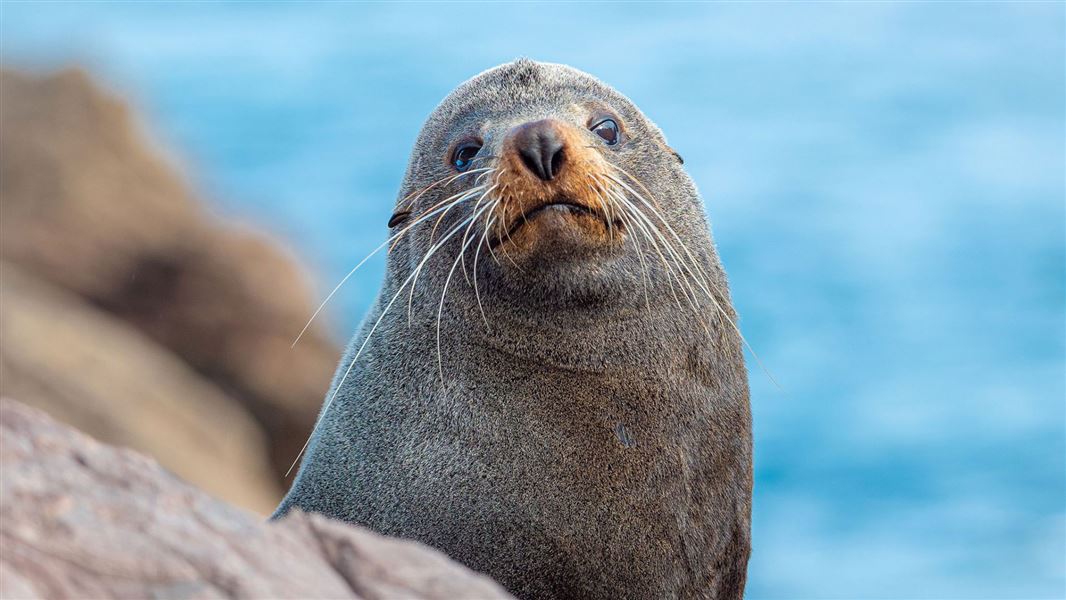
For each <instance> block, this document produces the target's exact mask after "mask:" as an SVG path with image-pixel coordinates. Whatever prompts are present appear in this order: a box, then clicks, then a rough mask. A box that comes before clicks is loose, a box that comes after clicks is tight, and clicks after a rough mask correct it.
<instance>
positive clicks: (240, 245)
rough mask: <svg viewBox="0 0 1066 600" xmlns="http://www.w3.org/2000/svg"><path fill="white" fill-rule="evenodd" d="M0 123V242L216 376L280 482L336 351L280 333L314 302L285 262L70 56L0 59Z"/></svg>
mask: <svg viewBox="0 0 1066 600" xmlns="http://www.w3.org/2000/svg"><path fill="white" fill-rule="evenodd" d="M0 129H2V130H3V135H2V136H0V202H2V203H3V206H2V209H3V216H4V218H3V219H0V256H2V257H3V259H4V260H6V261H8V262H10V263H13V264H17V265H19V266H21V267H22V269H23V271H24V272H25V273H28V274H30V275H32V276H34V277H37V278H40V279H43V280H45V281H47V282H49V283H50V284H52V285H54V286H56V287H60V288H63V289H66V290H69V291H70V292H72V293H74V294H76V295H78V296H80V297H81V298H83V299H84V300H85V301H86V302H87V303H88V304H91V305H93V306H95V307H97V308H99V309H102V310H103V311H105V312H107V313H109V314H111V315H113V316H115V317H116V318H118V319H120V320H122V321H124V322H125V323H127V324H128V325H130V326H132V327H133V328H135V329H137V330H139V331H140V332H142V333H143V334H145V335H146V336H148V337H149V338H151V339H153V340H155V341H156V342H157V343H158V344H160V345H162V346H165V347H166V348H168V349H169V350H170V351H171V352H173V353H174V354H176V355H177V356H179V357H180V358H181V359H182V360H184V361H185V362H186V363H188V364H189V365H190V366H191V367H192V368H193V369H194V370H196V371H197V372H198V373H199V374H200V375H201V376H203V377H205V378H207V379H209V380H211V382H213V384H214V385H215V386H217V387H219V388H222V389H224V390H226V393H227V394H228V395H229V396H231V397H233V398H235V399H237V400H238V401H239V402H240V403H241V404H242V405H243V406H244V407H245V409H246V410H247V411H248V412H249V413H250V414H251V415H252V417H253V418H254V419H255V420H256V421H257V422H258V424H259V426H260V427H261V428H262V429H263V430H264V431H265V433H266V436H267V439H268V448H269V452H270V460H271V463H272V465H273V467H274V470H275V474H276V476H277V478H278V480H279V481H280V479H281V473H283V472H284V471H285V469H286V468H287V467H288V466H289V464H290V463H291V462H292V460H293V459H294V458H295V457H296V455H297V452H298V451H299V449H300V447H301V445H302V444H303V441H304V440H305V439H306V437H307V435H308V433H309V432H310V429H311V427H312V425H313V423H314V420H315V418H316V416H317V414H318V408H319V406H320V405H321V401H322V397H323V396H324V394H325V391H326V389H327V387H328V385H329V381H330V376H331V375H332V373H333V370H334V368H335V367H336V364H337V359H338V357H339V349H338V348H337V347H336V345H335V344H334V343H333V342H331V341H330V340H329V339H328V338H327V337H326V336H325V335H323V333H322V332H321V331H320V330H318V329H312V330H311V331H309V332H308V335H306V336H305V337H304V339H303V340H302V341H301V342H300V344H299V345H298V346H296V348H295V349H292V348H290V344H291V342H292V340H293V339H294V338H295V337H296V335H297V334H298V333H299V332H300V330H301V328H302V327H303V325H304V323H305V322H306V321H307V319H308V317H309V316H310V315H311V313H312V312H313V310H314V307H315V303H314V301H313V300H312V298H311V294H310V290H309V286H308V284H307V281H306V277H305V275H304V274H303V273H302V271H301V270H300V268H299V266H298V264H297V263H296V262H295V261H294V260H293V259H292V258H291V257H290V256H288V255H287V253H286V252H284V251H283V250H281V249H280V248H279V246H278V244H277V243H275V242H273V241H271V240H268V239H265V238H264V237H263V236H261V235H257V234H254V233H251V232H249V231H246V230H244V229H241V228H239V227H235V226H233V225H230V224H224V223H222V222H220V221H218V220H217V219H214V218H212V217H211V216H210V215H209V214H207V212H206V211H205V210H204V208H203V205H202V203H201V202H200V201H199V200H198V199H197V198H196V196H195V195H194V194H193V193H192V192H191V191H190V189H189V188H188V187H187V185H186V184H185V182H184V179H183V177H182V174H181V173H180V172H179V170H178V169H177V168H176V167H175V166H174V165H173V164H171V163H170V162H168V161H167V160H166V159H165V158H164V155H163V153H162V152H161V151H160V150H159V148H157V147H156V146H155V145H154V144H153V143H152V142H151V139H150V138H149V136H147V135H145V133H144V131H142V129H141V128H140V127H139V125H138V122H137V120H136V119H135V118H134V116H133V115H132V114H130V111H129V110H128V109H127V108H126V106H125V105H124V104H123V103H121V102H119V101H117V100H115V99H113V98H111V97H110V96H108V95H107V94H105V93H103V92H102V91H101V90H99V89H98V88H97V87H96V86H95V85H94V84H93V83H92V82H91V81H90V80H89V78H88V77H87V76H86V75H85V74H84V73H82V72H80V71H76V70H71V71H66V72H63V73H59V74H57V75H54V76H45V77H38V76H33V75H26V74H22V73H17V72H12V71H3V72H0ZM59 375H60V376H62V373H60V374H59ZM58 383H59V384H61V383H62V382H58ZM111 393H112V394H113V395H114V399H115V401H116V403H118V402H120V401H124V402H128V403H132V402H137V401H138V398H136V397H127V396H122V393H123V392H122V390H121V389H119V388H117V387H116V388H112V390H111ZM30 400H31V399H27V401H30ZM56 416H57V417H60V418H64V419H66V417H67V416H68V415H65V414H56ZM203 418H205V419H208V420H216V421H217V420H218V419H219V416H218V415H214V414H211V413H210V412H208V413H204V414H203ZM107 439H109V440H110V441H119V440H118V439H113V438H107Z"/></svg>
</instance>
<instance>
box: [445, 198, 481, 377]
mask: <svg viewBox="0 0 1066 600" xmlns="http://www.w3.org/2000/svg"><path fill="white" fill-rule="evenodd" d="M482 197H484V196H482ZM489 208H490V205H485V207H484V208H482V209H481V210H479V211H475V212H474V214H473V215H472V216H470V217H469V218H468V221H470V224H469V225H467V227H466V234H464V235H463V238H464V239H466V238H467V234H469V233H470V228H471V227H473V226H474V223H475V222H476V221H477V219H478V217H480V216H481V214H482V213H484V212H485V211H486V210H488V209H489ZM473 241H474V238H473V237H471V238H469V239H467V240H466V241H465V242H463V245H462V247H461V248H460V249H459V255H458V256H456V257H455V262H453V263H452V268H451V269H450V270H449V271H448V276H447V277H446V278H445V279H444V289H443V290H442V291H441V293H440V306H438V307H437V369H438V370H439V371H440V381H441V383H442V384H443V383H444V358H443V357H442V355H441V351H440V321H441V317H442V316H443V315H444V298H445V296H447V295H448V285H449V284H451V282H452V275H454V274H455V268H456V267H458V266H459V261H460V260H461V259H462V257H463V255H464V254H465V253H466V249H467V247H469V246H470V242H473Z"/></svg>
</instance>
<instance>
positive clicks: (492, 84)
mask: <svg viewBox="0 0 1066 600" xmlns="http://www.w3.org/2000/svg"><path fill="white" fill-rule="evenodd" d="M590 103H598V104H600V105H603V106H607V107H609V108H611V109H612V110H613V111H615V112H616V113H617V114H619V115H620V116H621V118H622V120H623V121H624V122H625V126H626V128H627V133H628V140H627V141H626V142H625V143H624V144H621V145H620V147H618V148H617V149H614V150H612V151H611V152H608V153H607V154H608V156H609V160H610V161H612V162H615V164H617V165H619V166H621V167H622V168H624V169H626V170H627V171H629V172H630V173H632V174H634V175H635V176H636V177H638V178H639V179H640V180H641V181H642V182H643V183H644V184H645V185H646V186H647V188H649V189H650V190H651V192H652V193H654V195H655V197H656V199H657V201H658V203H659V205H660V207H661V209H662V210H663V211H664V214H665V215H666V219H667V220H668V221H669V222H670V224H671V225H672V227H673V228H674V229H676V231H677V232H678V233H679V234H680V236H681V237H682V238H683V239H684V240H685V241H686V243H687V244H688V247H689V249H690V250H691V251H692V253H693V254H694V255H695V256H696V258H697V259H698V260H699V261H700V263H701V268H702V269H704V270H705V271H706V272H707V273H708V274H709V276H710V279H711V280H712V283H713V285H714V287H715V288H716V292H717V300H718V302H720V303H721V304H722V306H723V307H724V308H725V311H727V312H728V316H729V318H730V319H735V315H734V314H733V310H732V305H731V303H730V300H729V296H728V292H727V283H726V278H725V273H724V272H723V270H722V267H721V264H720V262H719V259H718V256H717V253H716V252H715V248H714V244H713V242H712V239H711V235H710V232H709V228H708V225H707V222H706V219H705V217H704V213H703V208H702V203H701V201H700V197H699V193H698V192H697V191H696V188H695V186H694V185H693V183H692V181H691V179H690V178H689V177H688V175H687V174H686V173H685V172H684V170H683V169H682V168H681V166H680V164H679V161H678V160H677V159H676V158H675V156H674V155H673V154H672V153H671V151H670V150H669V148H668V147H667V146H666V144H665V140H664V138H663V136H662V133H661V132H660V131H659V129H658V128H657V127H656V126H655V125H653V124H652V123H651V122H650V121H649V120H648V119H647V118H646V117H644V116H643V114H641V112H640V111H639V110H638V109H637V107H636V106H634V105H633V104H632V103H631V102H630V101H629V100H627V99H626V98H624V97H623V96H621V95H620V94H618V93H617V92H615V91H614V90H612V89H611V88H609V87H608V86H606V85H605V84H603V83H601V82H599V81H598V80H596V79H594V78H592V77H591V76H589V75H586V74H584V73H582V72H580V71H577V70H574V69H572V68H570V67H565V66H561V65H554V64H545V63H536V62H532V61H529V60H519V61H516V62H514V63H509V64H506V65H502V66H500V67H497V68H494V69H491V70H489V71H486V72H484V73H482V74H480V75H478V76H476V77H474V78H473V79H471V80H469V81H467V82H466V83H464V84H462V85H461V86H459V88H458V89H456V90H455V91H454V92H453V93H452V94H451V95H449V96H448V97H447V98H446V99H445V100H444V101H443V102H442V103H441V105H440V106H439V107H438V108H437V109H436V110H435V111H434V112H433V114H432V115H431V116H430V118H429V120H428V121H427V122H426V125H425V127H424V128H423V130H422V132H421V134H420V135H419V137H418V141H417V143H416V145H415V149H414V152H413V153H412V155H411V160H410V164H409V167H408V169H407V174H406V177H405V179H404V183H403V188H402V189H401V191H400V197H401V198H403V197H405V196H407V195H408V194H410V193H411V192H412V191H414V190H418V189H420V188H422V187H425V186H426V185H428V184H430V183H432V182H433V181H436V180H438V179H440V178H441V177H444V176H447V175H448V174H449V172H450V171H449V164H448V163H447V157H446V154H447V152H448V148H449V145H450V144H451V143H452V142H453V141H455V140H456V139H457V138H458V137H460V136H463V135H467V134H470V133H478V134H480V135H481V136H482V137H483V138H484V140H485V150H486V151H490V152H498V151H499V145H500V143H501V140H502V138H503V135H504V133H505V132H507V131H508V130H509V129H510V128H512V127H513V126H515V125H518V124H521V123H524V122H527V121H530V120H533V119H540V118H544V117H554V118H557V119H562V120H567V121H570V122H572V123H575V124H578V125H580V126H581V127H582V128H584V127H585V126H586V122H585V119H586V118H587V111H588V110H589V108H588V106H589V105H590ZM596 141H597V138H596V137H595V136H594V135H592V134H590V136H589V143H590V144H592V143H596ZM462 188H463V185H461V184H460V183H456V184H455V185H451V186H449V187H448V188H446V189H445V190H437V191H435V192H433V193H429V194H427V195H426V196H424V197H422V198H421V199H420V200H419V201H418V203H417V204H416V205H415V207H414V210H415V211H416V212H417V211H421V210H424V209H425V208H428V207H430V206H432V205H433V204H435V203H436V202H438V201H439V200H441V199H443V198H445V197H447V196H448V195H450V194H452V193H455V192H456V191H458V190H460V189H462ZM471 208H472V207H471V206H470V205H464V206H462V207H459V208H457V209H455V210H454V211H453V213H454V214H452V213H449V215H448V217H447V218H446V219H445V220H444V222H442V223H441V225H440V228H439V229H438V234H437V238H436V239H438V240H439V239H440V233H441V232H444V231H447V228H448V226H449V224H455V223H457V222H458V220H459V219H460V218H461V217H463V216H466V215H469V214H470V210H471ZM432 225H433V223H432V221H431V222H429V223H427V224H423V225H420V226H418V227H416V228H415V229H413V230H412V231H411V232H409V233H408V235H406V236H404V237H403V238H402V239H401V240H400V241H399V243H398V245H397V246H396V247H395V248H394V249H393V250H392V251H391V252H390V253H389V256H388V271H387V273H386V276H385V281H384V284H383V289H382V292H381V296H380V297H379V298H378V300H377V302H376V304H375V305H374V308H373V309H372V310H371V311H370V314H369V315H368V317H367V321H365V322H364V324H363V326H362V327H361V328H360V331H359V332H358V333H357V334H356V335H355V337H354V338H353V340H352V342H351V345H350V346H349V349H348V351H347V353H346V356H345V358H344V359H343V360H342V363H341V366H340V368H339V369H338V375H337V377H336V378H335V380H334V383H333V385H334V389H336V386H337V385H338V383H339V381H340V379H341V377H342V374H343V373H344V372H345V371H346V370H347V369H348V367H349V364H350V361H351V358H352V356H353V355H354V353H355V350H356V349H358V348H359V347H360V346H361V345H362V344H363V342H364V340H365V338H366V336H367V333H368V331H369V329H370V327H371V326H372V325H373V323H375V322H376V320H377V319H378V317H379V316H380V314H381V312H382V310H383V309H384V307H385V304H386V303H387V302H388V300H389V299H390V298H391V297H392V296H393V294H394V293H395V291H396V290H397V289H398V288H399V286H400V285H401V284H402V282H403V281H404V280H405V279H406V278H407V276H408V274H409V273H411V270H412V269H413V268H414V266H415V265H417V264H418V261H419V260H421V258H422V257H423V255H424V254H425V252H426V251H427V250H428V248H429V236H430V230H431V228H432ZM452 242H454V243H449V244H448V245H447V246H445V247H444V248H442V250H441V251H440V252H438V254H437V255H436V257H435V258H434V259H432V260H430V262H429V263H428V265H427V268H426V269H425V270H424V272H423V274H422V276H421V277H420V279H419V281H418V286H417V288H416V291H415V293H414V297H413V302H412V310H411V320H410V321H408V312H407V292H406V291H405V292H404V293H403V295H402V299H401V300H400V301H397V303H396V305H395V306H393V308H392V311H391V312H390V313H389V314H388V316H386V318H385V319H384V320H382V322H381V325H380V326H379V327H378V329H377V331H376V332H375V333H374V335H373V337H372V338H371V340H370V342H369V343H368V344H367V345H366V349H365V350H364V351H363V354H362V356H360V358H359V360H358V361H357V364H356V365H355V366H354V367H353V368H352V369H351V372H350V374H348V376H347V378H346V380H345V381H344V384H343V386H341V389H339V390H337V394H336V398H335V400H334V402H333V403H332V405H331V406H330V407H329V409H328V410H327V411H324V413H323V414H322V415H321V417H320V423H319V425H318V428H317V430H316V431H315V433H314V435H313V437H312V440H311V444H310V446H309V448H308V452H307V455H306V457H305V458H304V461H303V463H302V465H301V468H300V471H299V474H298V475H297V477H296V481H295V483H294V484H293V486H292V489H291V490H290V491H289V494H288V495H287V496H286V498H285V499H284V501H283V502H282V504H281V506H280V507H279V508H278V511H277V513H276V515H275V516H279V515H282V514H284V513H285V512H286V511H288V510H290V509H291V508H294V507H299V508H300V509H302V510H306V511H314V512H320V513H324V514H326V515H329V516H332V517H336V518H339V519H344V520H347V521H351V522H353V523H358V524H361V525H365V526H367V527H370V528H372V529H374V530H376V531H379V532H381V533H384V534H388V535H396V536H402V537H406V538H413V539H416V540H420V541H422V542H425V543H427V544H429V545H431V546H434V547H436V548H439V549H441V550H443V551H444V552H446V553H448V554H449V555H450V556H452V557H453V558H455V559H456V560H458V561H460V562H462V563H465V564H466V565H468V566H470V567H472V568H474V569H477V570H479V571H482V572H484V573H487V574H489V575H491V576H492V577H494V578H495V579H496V580H498V581H499V582H501V583H502V584H503V585H504V586H506V587H507V588H508V589H510V590H511V591H512V592H513V593H515V594H516V595H518V596H520V597H525V598H671V597H675V598H740V597H742V595H743V589H744V581H745V573H746V569H747V562H748V554H749V540H750V533H749V531H750V510H751V489H752V470H751V469H752V466H751V461H752V447H751V417H750V409H749V402H748V383H747V373H746V369H745V366H744V359H743V354H742V351H741V341H740V338H739V337H738V334H737V332H736V331H735V330H734V329H733V327H732V325H731V324H730V323H729V322H728V321H727V320H726V319H725V318H724V317H723V315H722V314H721V312H719V311H717V310H715V308H714V306H713V305H712V304H711V302H710V301H708V300H707V299H706V298H704V301H703V302H701V304H700V310H699V314H697V312H694V311H693V310H692V309H691V308H690V307H688V306H687V305H685V306H684V309H682V308H679V307H678V306H677V304H676V303H675V301H674V297H673V295H672V292H671V289H670V281H669V278H668V274H667V273H666V271H665V269H664V268H663V267H662V264H661V263H659V262H657V259H655V260H652V259H650V258H649V261H648V263H647V264H648V268H649V270H650V288H649V289H650V297H651V303H650V308H649V306H648V305H647V304H646V303H645V297H644V287H643V285H644V284H643V279H642V276H641V272H642V271H641V269H642V267H641V263H640V262H639V261H638V259H637V256H636V252H637V247H636V246H635V245H632V244H626V245H625V250H624V251H621V252H617V253H613V254H609V255H604V256H599V255H596V256H580V257H572V256H565V255H559V256H552V255H551V253H550V252H547V253H542V254H541V255H539V256H535V257H533V258H532V259H529V260H527V261H526V262H525V263H523V264H522V265H521V270H520V269H519V268H517V267H516V265H512V264H511V263H510V262H509V261H508V260H507V259H505V258H501V259H500V261H499V263H497V262H496V261H494V260H492V259H491V258H488V255H487V254H485V253H482V256H481V260H480V263H479V265H478V273H477V277H478V285H479V288H480V292H481V298H482V301H483V304H484V309H485V313H486V315H485V316H486V318H487V321H488V325H487V326H486V323H485V322H484V321H483V320H482V315H481V312H480V311H479V310H478V307H477V303H476V300H475V295H474V290H473V287H472V286H471V285H470V283H469V282H468V281H467V277H466V276H464V275H463V273H462V272H458V273H457V275H456V276H455V277H454V278H453V279H452V281H451V286H450V287H449V290H448V295H447V301H446V303H445V305H444V311H443V318H442V322H441V343H442V346H441V365H442V367H443V372H444V376H445V381H444V382H443V383H442V381H441V378H440V374H439V372H438V366H437V352H436V320H437V309H438V304H439V302H440V298H441V291H442V287H443V285H444V280H445V277H446V276H447V273H448V270H449V269H450V268H451V266H452V264H453V260H454V259H455V257H456V256H457V253H458V252H459V250H460V242H461V240H460V239H459V237H456V238H455V239H453V240H452ZM645 251H647V249H646V248H645ZM469 267H470V261H469V260H468V261H467V268H468V269H469ZM701 321H702V322H705V323H706V326H707V328H706V329H705V328H704V326H703V325H700V322H701ZM708 330H709V334H710V335H708ZM331 393H332V392H331Z"/></svg>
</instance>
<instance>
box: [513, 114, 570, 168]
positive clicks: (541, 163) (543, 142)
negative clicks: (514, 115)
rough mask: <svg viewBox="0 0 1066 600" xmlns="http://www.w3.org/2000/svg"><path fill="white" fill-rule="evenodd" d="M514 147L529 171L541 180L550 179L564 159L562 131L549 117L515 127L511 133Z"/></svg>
mask: <svg viewBox="0 0 1066 600" xmlns="http://www.w3.org/2000/svg"><path fill="white" fill-rule="evenodd" d="M512 135H513V136H514V148H515V151H516V152H518V155H519V157H521V159H522V164H523V165H525V167H526V168H527V169H529V171H530V172H531V173H533V174H534V175H536V176H537V178H538V179H540V180H541V181H551V180H552V179H555V176H556V175H557V174H558V173H559V172H560V170H561V169H562V167H563V162H564V160H565V159H566V154H565V152H564V150H565V148H566V144H565V142H564V141H563V136H562V132H561V131H560V130H559V128H558V126H557V125H556V124H555V122H554V121H552V120H551V119H541V120H540V121H534V122H532V123H526V124H525V125H520V126H519V127H517V128H516V129H515V131H514V133H513V134H512Z"/></svg>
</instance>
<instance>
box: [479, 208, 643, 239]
mask: <svg viewBox="0 0 1066 600" xmlns="http://www.w3.org/2000/svg"><path fill="white" fill-rule="evenodd" d="M552 212H555V213H563V214H567V215H570V216H572V217H577V218H581V217H591V218H594V219H596V220H598V221H600V222H602V224H603V226H604V227H608V228H609V227H615V228H618V229H621V227H622V221H621V220H620V219H614V220H608V218H607V217H606V216H605V215H604V214H603V211H601V210H598V209H595V208H592V207H590V206H587V205H585V204H581V203H580V202H577V201H575V200H573V199H571V198H568V197H557V198H553V199H551V200H548V201H545V202H542V203H540V204H534V205H532V206H530V207H529V208H527V209H526V210H525V212H523V213H522V214H520V215H518V216H517V217H515V219H514V220H512V221H511V224H510V225H508V226H507V228H506V229H505V230H504V231H503V233H502V234H500V235H498V236H496V237H495V238H493V239H492V241H491V242H490V243H489V247H490V248H496V247H497V246H499V245H500V244H502V243H503V242H504V241H505V240H507V239H510V238H511V236H513V235H514V234H515V233H517V232H518V231H519V230H520V229H522V228H523V227H525V226H526V225H528V224H530V223H532V222H533V221H535V220H536V219H537V217H539V216H541V215H545V214H548V213H552Z"/></svg>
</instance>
